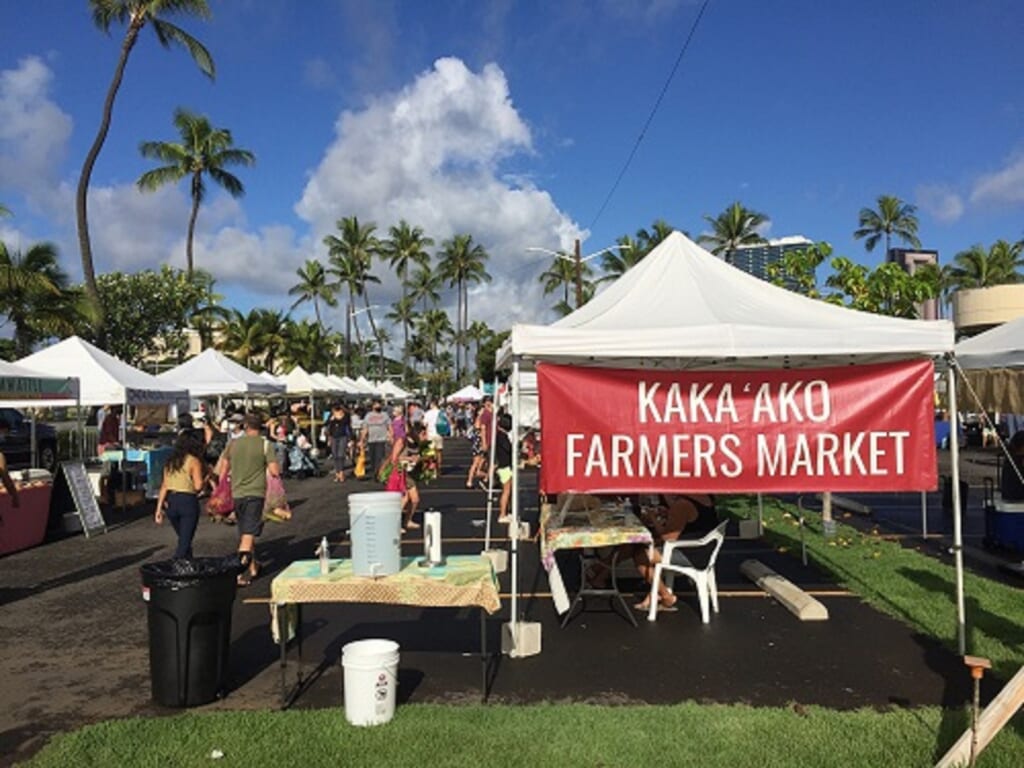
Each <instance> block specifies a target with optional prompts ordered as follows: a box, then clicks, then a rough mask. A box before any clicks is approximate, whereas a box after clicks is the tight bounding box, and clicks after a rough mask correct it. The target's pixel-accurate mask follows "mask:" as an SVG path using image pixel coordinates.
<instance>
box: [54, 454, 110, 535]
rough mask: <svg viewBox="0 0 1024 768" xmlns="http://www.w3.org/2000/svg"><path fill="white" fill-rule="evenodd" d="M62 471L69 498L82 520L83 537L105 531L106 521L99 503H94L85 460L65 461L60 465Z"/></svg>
mask: <svg viewBox="0 0 1024 768" xmlns="http://www.w3.org/2000/svg"><path fill="white" fill-rule="evenodd" d="M60 468H61V471H62V472H63V473H64V481H65V482H66V483H67V485H68V490H69V491H71V498H72V500H73V501H74V503H75V511H76V512H77V513H78V518H79V519H80V520H81V521H82V531H83V532H84V533H85V537H86V538H89V536H91V535H93V534H94V533H106V532H107V522H106V520H104V519H103V513H102V512H101V511H100V505H99V504H97V503H96V496H95V495H94V494H93V490H92V483H90V482H89V475H88V473H87V472H86V471H85V462H82V461H65V462H64V463H63V464H61V465H60Z"/></svg>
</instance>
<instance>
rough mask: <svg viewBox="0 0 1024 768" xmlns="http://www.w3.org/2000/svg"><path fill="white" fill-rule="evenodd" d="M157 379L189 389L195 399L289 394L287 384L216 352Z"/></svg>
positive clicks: (195, 359)
mask: <svg viewBox="0 0 1024 768" xmlns="http://www.w3.org/2000/svg"><path fill="white" fill-rule="evenodd" d="M157 378H158V379H160V380H161V381H164V382H166V383H167V384H170V385H174V386H178V387H181V388H187V389H188V390H189V393H190V394H191V395H192V397H212V396H222V395H274V394H283V393H284V391H285V386H284V385H283V384H278V383H276V382H271V381H270V380H268V379H266V378H264V377H263V376H262V375H261V374H258V373H256V372H254V371H250V370H249V369H248V368H246V367H245V366H243V365H240V364H238V363H236V362H235V361H234V360H232V359H231V358H230V357H228V356H227V355H225V354H223V353H222V352H218V351H217V350H216V349H207V350H205V351H203V352H202V353H200V354H198V355H196V356H195V357H193V358H191V359H189V360H186V361H185V362H184V363H182V364H181V365H179V366H177V367H175V368H171V369H170V370H169V371H164V372H163V373H161V374H159V375H158V376H157Z"/></svg>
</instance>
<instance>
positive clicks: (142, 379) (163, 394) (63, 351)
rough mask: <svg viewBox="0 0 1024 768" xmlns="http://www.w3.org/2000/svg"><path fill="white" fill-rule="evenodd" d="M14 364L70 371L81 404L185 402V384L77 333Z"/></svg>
mask: <svg viewBox="0 0 1024 768" xmlns="http://www.w3.org/2000/svg"><path fill="white" fill-rule="evenodd" d="M17 364H18V365H20V366H24V367H25V368H29V369H33V370H37V371H39V372H40V373H42V374H45V375H49V376H64V375H66V373H67V372H68V371H74V372H75V373H76V374H77V375H78V378H79V381H80V392H81V403H82V405H106V404H108V403H122V404H123V405H148V404H154V405H163V404H165V403H178V402H186V403H187V402H188V396H189V393H188V389H187V388H186V387H180V386H178V385H175V384H171V383H169V382H166V381H162V380H161V379H158V378H157V377H156V376H151V375H150V374H148V373H146V372H145V371H140V370H139V369H138V368H134V367H132V366H130V365H128V363H125V362H123V361H121V360H118V359H117V358H116V357H114V356H113V355H110V354H107V353H106V352H104V351H103V350H102V349H99V348H98V347H95V346H93V345H92V344H90V343H89V342H87V341H85V340H84V339H81V338H79V337H78V336H71V337H70V338H67V339H64V340H63V341H60V342H57V343H56V344H54V345H52V346H50V347H47V348H46V349H43V350H40V351H39V352H36V353H35V354H32V355H29V356H28V357H23V358H22V359H21V360H19V361H18V362H17Z"/></svg>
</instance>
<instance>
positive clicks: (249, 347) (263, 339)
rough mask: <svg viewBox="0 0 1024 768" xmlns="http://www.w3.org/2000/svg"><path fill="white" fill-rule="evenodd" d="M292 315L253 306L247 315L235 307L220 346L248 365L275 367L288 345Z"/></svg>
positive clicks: (224, 329)
mask: <svg viewBox="0 0 1024 768" xmlns="http://www.w3.org/2000/svg"><path fill="white" fill-rule="evenodd" d="M287 323H288V318H287V317H286V316H285V314H284V313H283V312H279V311H271V310H267V309H252V310H249V312H248V313H247V314H242V313H241V312H240V311H239V310H237V309H233V310H231V317H230V318H229V319H228V321H227V322H226V323H225V324H224V328H223V333H224V336H223V338H222V339H221V341H220V344H218V345H217V348H218V349H221V350H223V351H225V352H226V353H227V354H229V355H230V356H231V357H233V358H234V359H235V360H237V361H238V362H240V363H241V364H242V365H244V366H246V367H247V368H251V367H253V366H254V365H257V364H259V363H260V362H261V361H262V366H263V367H264V368H265V369H266V370H268V371H273V370H274V367H275V366H274V363H275V361H276V359H277V357H278V356H279V355H280V354H281V352H282V351H283V350H284V349H285V347H286V339H285V336H284V328H285V327H286V325H287Z"/></svg>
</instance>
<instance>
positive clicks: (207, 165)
mask: <svg viewBox="0 0 1024 768" xmlns="http://www.w3.org/2000/svg"><path fill="white" fill-rule="evenodd" d="M174 126H175V127H176V128H177V129H178V133H179V134H180V135H181V143H180V144H179V143H177V142H173V141H144V142H142V143H141V144H140V145H139V152H141V153H142V156H143V157H148V158H150V159H152V160H159V161H160V162H161V163H164V165H161V166H160V167H158V168H154V169H152V170H150V171H146V172H145V173H144V174H142V175H141V176H140V177H139V180H138V181H137V182H136V184H137V185H138V187H139V189H141V190H144V191H150V192H151V191H153V190H155V189H159V188H160V187H162V186H163V185H164V184H171V183H175V182H178V181H181V180H182V179H184V178H188V179H189V188H190V189H189V192H190V195H191V197H192V212H191V213H190V215H189V217H188V237H187V239H186V240H185V261H186V264H187V265H188V275H189V277H191V276H192V268H193V264H194V261H193V256H192V246H193V242H194V240H195V232H196V217H197V216H198V215H199V204H200V203H201V202H202V201H203V198H204V197H206V184H205V183H204V181H203V177H204V176H206V175H208V176H209V177H210V178H211V179H213V180H214V181H215V182H217V184H218V185H219V186H221V187H223V188H224V189H225V190H226V191H227V193H228V194H229V195H231V196H232V197H235V198H237V197H241V196H242V195H244V194H245V188H244V187H243V186H242V182H241V181H239V180H238V177H237V176H235V175H234V174H231V173H229V172H228V171H226V170H224V169H225V167H226V166H229V165H245V166H251V165H252V164H253V163H255V162H256V156H255V155H253V153H252V152H250V151H249V150H247V149H238V148H237V147H234V146H232V144H233V143H234V140H233V139H232V137H231V131H229V130H228V129H226V128H214V127H213V126H212V125H211V124H210V121H209V120H208V119H207V118H206V117H204V116H203V115H196V114H193V113H192V112H189V111H188V110H186V109H182V108H181V107H179V108H178V109H176V110H175V111H174Z"/></svg>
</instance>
